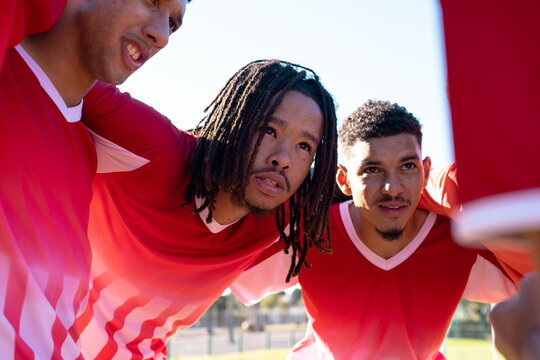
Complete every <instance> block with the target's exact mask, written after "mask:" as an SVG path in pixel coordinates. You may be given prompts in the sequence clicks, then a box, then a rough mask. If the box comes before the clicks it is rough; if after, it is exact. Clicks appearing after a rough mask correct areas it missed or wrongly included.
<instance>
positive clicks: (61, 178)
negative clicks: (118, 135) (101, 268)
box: [0, 47, 96, 359]
mask: <svg viewBox="0 0 540 360" xmlns="http://www.w3.org/2000/svg"><path fill="white" fill-rule="evenodd" d="M0 108H1V109H2V111H1V112H0V148H1V151H0V164H2V165H1V169H2V170H1V176H0V191H1V195H0V239H1V241H0V309H2V313H1V315H0V354H2V358H3V359H9V358H16V359H51V358H53V359H75V358H77V357H78V356H79V347H78V345H77V344H76V343H75V341H74V339H73V336H74V334H75V333H76V332H77V331H76V329H75V328H74V326H73V324H74V322H75V317H76V315H77V313H78V312H79V311H80V310H81V309H82V308H83V307H84V305H85V300H86V296H87V294H88V282H89V273H90V247H89V243H88V238H87V234H86V230H87V225H88V211H89V204H90V199H91V195H92V191H91V181H92V178H93V176H94V174H95V170H96V155H95V149H94V145H93V141H92V138H91V137H90V135H89V133H88V131H87V130H86V128H85V127H84V125H83V124H82V123H80V121H78V120H79V119H80V111H81V110H80V108H81V106H78V107H75V108H67V107H66V105H65V103H64V102H63V101H62V99H61V97H60V95H59V94H58V92H57V91H56V89H54V87H53V86H52V84H51V82H50V81H49V79H48V78H47V77H46V76H45V74H44V73H43V72H42V70H41V69H40V68H39V67H38V66H37V64H35V62H33V60H32V59H31V58H30V57H29V56H28V54H27V53H26V52H25V51H24V50H22V48H20V47H17V48H16V49H10V50H8V51H7V53H6V58H5V63H4V67H3V68H2V70H1V73H0Z"/></svg>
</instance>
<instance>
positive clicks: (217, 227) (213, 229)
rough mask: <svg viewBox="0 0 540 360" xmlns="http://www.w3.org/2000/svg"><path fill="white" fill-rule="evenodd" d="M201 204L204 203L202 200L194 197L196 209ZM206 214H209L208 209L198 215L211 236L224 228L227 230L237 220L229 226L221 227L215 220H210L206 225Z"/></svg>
mask: <svg viewBox="0 0 540 360" xmlns="http://www.w3.org/2000/svg"><path fill="white" fill-rule="evenodd" d="M203 203H204V199H202V198H199V197H195V205H196V206H197V208H199V207H200V206H201V205H202V204H203ZM208 212H209V210H208V207H205V208H204V209H203V210H202V211H201V212H200V213H199V216H200V217H201V220H202V222H203V223H204V224H205V225H206V227H207V228H208V230H210V231H211V232H212V233H213V234H217V233H218V232H220V231H223V230H225V229H226V228H228V227H229V226H231V225H232V224H234V223H236V222H238V220H236V221H235V222H232V223H230V224H227V225H221V224H220V223H218V222H217V221H216V220H214V219H213V218H212V220H211V221H210V222H209V223H207V222H206V217H207V216H208ZM239 220H240V219H239Z"/></svg>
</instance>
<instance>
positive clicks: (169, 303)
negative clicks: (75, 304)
mask: <svg viewBox="0 0 540 360" xmlns="http://www.w3.org/2000/svg"><path fill="white" fill-rule="evenodd" d="M85 108H87V110H85V112H84V116H83V121H85V123H86V124H87V125H88V126H89V127H90V128H91V129H92V130H93V131H95V132H96V133H98V134H100V135H102V136H105V137H106V138H107V139H109V140H112V141H113V142H114V143H116V144H118V145H120V146H122V147H124V148H125V149H127V150H130V151H132V152H133V153H135V154H137V155H139V156H142V157H144V158H147V159H150V160H151V162H150V163H148V164H147V165H145V166H143V167H141V168H140V169H138V170H135V171H131V172H129V173H111V174H101V175H100V174H98V175H97V176H96V180H95V181H94V198H93V200H92V204H91V215H90V225H89V236H90V241H91V244H92V250H93V255H94V259H93V263H92V276H93V281H92V285H91V286H92V289H91V291H90V301H89V306H88V307H87V309H86V312H85V313H84V314H83V315H82V316H81V317H80V318H79V325H80V328H81V347H82V352H83V354H84V355H85V357H87V358H94V357H96V358H98V359H108V358H110V357H112V356H113V355H116V356H119V357H122V358H131V356H134V358H138V356H140V355H141V354H143V355H144V356H145V358H156V359H161V358H163V357H164V353H165V350H166V342H167V340H168V338H169V337H170V336H171V335H172V334H174V332H176V331H177V330H180V329H182V328H185V327H186V326H189V325H191V324H193V323H194V322H195V321H196V320H197V319H198V318H199V317H200V316H201V315H202V314H203V313H204V311H206V309H207V308H208V307H209V306H210V305H211V304H212V303H213V302H214V301H215V300H216V299H217V298H218V297H219V296H220V295H221V294H222V292H223V291H224V290H225V289H226V288H227V287H228V286H229V284H231V283H232V282H233V281H234V279H235V278H236V277H237V276H238V275H239V274H240V273H241V272H242V271H243V270H244V269H245V268H247V267H248V266H249V264H250V263H251V262H252V261H253V260H254V259H255V258H256V257H257V256H258V255H259V254H260V253H261V252H262V251H263V250H264V249H265V248H266V247H267V246H268V245H270V244H271V243H272V242H273V241H274V240H275V239H276V238H277V237H278V232H277V228H276V225H275V218H274V217H273V216H269V217H264V218H261V217H258V216H246V217H244V218H243V219H241V220H240V221H238V222H236V223H234V224H232V225H230V226H228V227H226V228H224V229H222V230H221V231H219V232H217V233H213V232H211V231H210V229H209V228H208V227H207V225H206V224H205V222H204V221H203V220H202V219H201V216H200V215H199V214H192V211H193V210H194V209H195V207H194V205H193V204H191V205H188V206H183V203H184V196H183V192H184V190H185V189H186V186H187V184H188V182H189V174H188V168H187V163H188V161H189V159H190V157H191V155H192V153H193V150H194V147H195V145H196V141H197V139H196V138H195V137H194V136H192V135H189V134H187V133H185V132H182V131H179V130H177V129H176V128H175V127H174V126H173V125H172V124H171V123H170V121H169V120H168V119H166V118H165V117H163V116H161V115H160V114H159V113H157V112H156V111H155V110H153V109H152V108H150V107H149V106H146V105H144V104H142V103H140V102H138V101H136V100H133V99H131V98H130V97H129V95H127V94H121V93H119V92H118V91H117V90H116V89H115V88H114V87H110V86H105V85H102V84H98V85H97V86H96V87H95V88H94V89H93V90H92V91H91V92H90V93H89V95H88V96H87V97H86V98H85Z"/></svg>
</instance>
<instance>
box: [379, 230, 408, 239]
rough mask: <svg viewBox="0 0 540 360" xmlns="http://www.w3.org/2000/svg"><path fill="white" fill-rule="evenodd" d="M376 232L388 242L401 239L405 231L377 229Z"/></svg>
mask: <svg viewBox="0 0 540 360" xmlns="http://www.w3.org/2000/svg"><path fill="white" fill-rule="evenodd" d="M375 230H377V232H378V233H379V235H381V237H382V238H383V239H384V240H388V241H394V240H397V239H399V238H400V237H401V235H403V229H389V230H385V231H383V230H380V229H377V228H375Z"/></svg>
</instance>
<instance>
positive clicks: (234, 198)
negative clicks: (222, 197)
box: [230, 195, 281, 217]
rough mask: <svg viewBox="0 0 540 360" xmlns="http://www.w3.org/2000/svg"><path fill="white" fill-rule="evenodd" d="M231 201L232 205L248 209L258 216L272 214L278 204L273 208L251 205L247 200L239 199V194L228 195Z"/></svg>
mask: <svg viewBox="0 0 540 360" xmlns="http://www.w3.org/2000/svg"><path fill="white" fill-rule="evenodd" d="M230 199H231V201H232V203H233V204H234V206H238V207H243V208H246V209H248V210H249V213H250V214H254V215H257V216H260V217H264V216H269V215H274V214H275V213H276V210H277V209H278V208H279V206H281V205H279V206H277V207H275V208H273V209H263V208H261V207H258V206H256V205H253V204H251V203H249V202H247V201H246V200H245V199H241V196H240V195H237V196H231V197H230Z"/></svg>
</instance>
